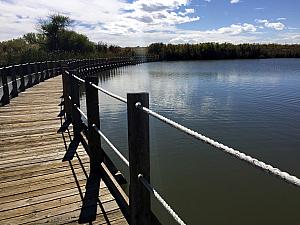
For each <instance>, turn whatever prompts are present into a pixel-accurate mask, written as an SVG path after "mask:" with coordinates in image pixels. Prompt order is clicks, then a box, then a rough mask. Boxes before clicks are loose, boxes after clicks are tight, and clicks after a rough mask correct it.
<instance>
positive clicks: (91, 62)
mask: <svg viewBox="0 0 300 225" xmlns="http://www.w3.org/2000/svg"><path fill="white" fill-rule="evenodd" d="M155 60H157V57H150V56H134V57H114V58H97V59H80V60H78V59H77V60H58V61H46V62H34V63H26V64H19V65H11V66H7V67H2V68H0V79H1V81H2V85H1V86H0V90H1V89H2V97H1V96H0V97H1V98H0V105H1V106H3V105H6V104H9V103H10V100H11V99H12V98H14V97H17V96H18V94H19V93H20V92H23V91H25V90H26V89H28V88H30V87H32V86H34V85H36V84H38V83H40V82H43V81H45V80H47V79H49V78H51V77H54V76H57V75H59V74H61V73H62V70H61V65H63V64H66V65H68V66H69V69H71V70H72V69H75V68H76V70H77V72H78V74H80V75H89V74H94V73H96V72H99V71H101V70H107V69H112V68H115V67H120V66H125V65H135V64H138V63H143V62H149V61H155ZM9 79H10V81H9Z"/></svg>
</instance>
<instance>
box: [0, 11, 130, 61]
mask: <svg viewBox="0 0 300 225" xmlns="http://www.w3.org/2000/svg"><path fill="white" fill-rule="evenodd" d="M72 24H73V21H71V20H70V19H69V17H66V16H62V15H60V14H54V15H50V16H49V17H48V18H46V19H44V20H40V21H39V23H38V24H37V28H38V29H37V30H38V32H37V33H27V34H25V35H23V37H22V38H18V39H13V40H8V41H3V42H0V66H5V65H10V64H18V63H25V62H33V61H44V60H58V59H74V58H97V57H113V56H132V55H135V54H136V52H135V49H134V48H121V47H119V46H116V45H107V44H106V43H104V42H98V43H94V42H92V41H90V40H89V39H88V37H87V36H85V35H83V34H79V33H77V32H75V31H72V30H71V29H70V28H71V26H72Z"/></svg>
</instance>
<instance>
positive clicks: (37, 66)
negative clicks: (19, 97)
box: [33, 62, 40, 85]
mask: <svg viewBox="0 0 300 225" xmlns="http://www.w3.org/2000/svg"><path fill="white" fill-rule="evenodd" d="M34 74H35V77H34V81H33V83H34V85H36V84H38V83H40V76H39V63H37V62H35V63H34Z"/></svg>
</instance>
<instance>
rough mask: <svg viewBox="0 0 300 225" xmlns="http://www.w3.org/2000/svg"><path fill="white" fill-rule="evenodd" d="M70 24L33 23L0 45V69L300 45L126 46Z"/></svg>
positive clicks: (270, 52)
mask: <svg viewBox="0 0 300 225" xmlns="http://www.w3.org/2000/svg"><path fill="white" fill-rule="evenodd" d="M73 23H74V21H72V20H70V18H69V17H66V16H62V15H60V14H53V15H50V16H49V17H47V18H46V19H43V20H40V21H39V23H38V24H37V31H38V32H36V33H27V34H25V35H23V37H22V38H18V39H13V40H8V41H3V42H0V66H6V65H9V64H18V63H25V62H33V61H45V60H58V59H75V58H98V57H113V56H134V55H145V54H150V55H156V56H157V55H159V56H160V59H161V60H194V59H249V58H275V57H276V58H278V57H300V45H279V44H239V45H233V44H230V43H223V44H219V43H199V44H178V45H173V44H163V43H154V44H151V45H149V46H148V47H134V48H131V47H126V48H122V47H119V46H116V45H107V44H106V43H104V42H98V43H94V42H92V41H90V40H89V39H88V37H87V36H86V35H84V34H79V33H77V32H75V31H73V30H71V28H72V24H73Z"/></svg>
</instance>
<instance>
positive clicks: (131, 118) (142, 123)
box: [60, 58, 161, 225]
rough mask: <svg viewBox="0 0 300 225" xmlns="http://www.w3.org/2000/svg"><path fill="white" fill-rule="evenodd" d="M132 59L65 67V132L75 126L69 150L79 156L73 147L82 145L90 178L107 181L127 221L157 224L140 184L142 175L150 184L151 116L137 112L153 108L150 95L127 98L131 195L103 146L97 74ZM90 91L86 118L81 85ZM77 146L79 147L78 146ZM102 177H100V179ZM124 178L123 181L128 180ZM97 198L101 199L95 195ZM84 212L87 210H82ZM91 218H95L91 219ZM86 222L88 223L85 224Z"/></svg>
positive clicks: (144, 190) (143, 59) (75, 63)
mask: <svg viewBox="0 0 300 225" xmlns="http://www.w3.org/2000/svg"><path fill="white" fill-rule="evenodd" d="M153 60H155V58H141V59H139V60H137V59H136V61H135V62H134V63H135V64H136V63H143V62H147V61H153ZM132 63H133V62H132V61H130V60H128V59H125V58H123V59H121V60H113V61H110V63H109V64H107V63H106V62H105V61H103V60H95V61H89V62H88V63H83V62H81V61H74V62H73V61H72V62H68V63H65V64H64V65H63V66H62V70H63V71H62V72H63V76H62V79H63V89H64V90H63V91H64V94H63V97H64V111H63V113H62V114H65V118H66V121H65V122H64V124H63V125H62V127H63V128H61V129H60V132H63V131H64V130H65V129H66V128H67V127H68V125H70V124H73V131H74V140H73V143H71V144H70V146H69V150H68V151H70V152H73V154H75V151H74V149H73V150H72V148H73V146H74V145H76V146H78V143H79V142H81V143H82V144H83V146H84V147H85V149H86V152H87V153H88V155H89V157H90V176H89V177H93V178H94V179H95V180H97V179H98V178H99V177H101V179H103V180H104V182H105V183H106V185H107V187H108V189H109V190H110V192H111V193H112V195H113V196H114V198H115V199H116V201H117V203H118V204H119V206H120V208H121V210H122V212H123V214H124V216H125V218H126V219H127V221H128V222H129V224H132V225H156V224H161V223H160V222H159V220H158V219H157V218H156V217H155V215H154V214H153V213H152V211H151V201H150V193H149V191H148V190H147V189H146V188H145V187H144V186H143V184H142V183H141V182H140V180H139V178H138V175H139V174H142V175H143V178H144V179H146V180H147V181H148V182H150V155H149V116H148V115H147V114H144V113H143V112H141V111H139V110H137V108H136V106H135V104H136V102H141V103H142V104H143V105H144V106H149V96H148V93H132V94H128V95H127V115H128V147H129V163H128V164H130V167H129V172H130V186H129V196H127V195H126V194H125V193H124V191H123V190H122V188H121V187H120V186H119V184H118V182H117V180H119V179H120V174H119V173H118V176H116V175H117V174H116V171H118V170H117V169H116V167H115V166H114V163H113V162H112V161H111V160H110V159H109V158H108V156H107V154H106V153H105V152H104V150H103V149H102V147H101V135H100V134H99V133H101V131H100V112H99V99H98V91H99V90H98V89H96V88H95V85H98V77H96V76H93V74H95V73H97V72H98V71H100V70H102V69H103V68H106V69H110V68H113V67H117V66H123V65H128V64H132ZM80 85H82V86H84V87H85V89H86V112H87V113H86V115H85V114H84V113H83V112H82V111H81V109H80V101H79V86H80ZM74 143H76V144H74ZM97 177H98V178H97ZM124 179H125V178H123V179H122V180H124ZM94 196H96V197H97V196H98V195H97V194H95V195H94ZM82 210H83V211H84V207H83V209H82ZM90 219H91V218H90ZM82 222H86V221H82Z"/></svg>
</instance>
